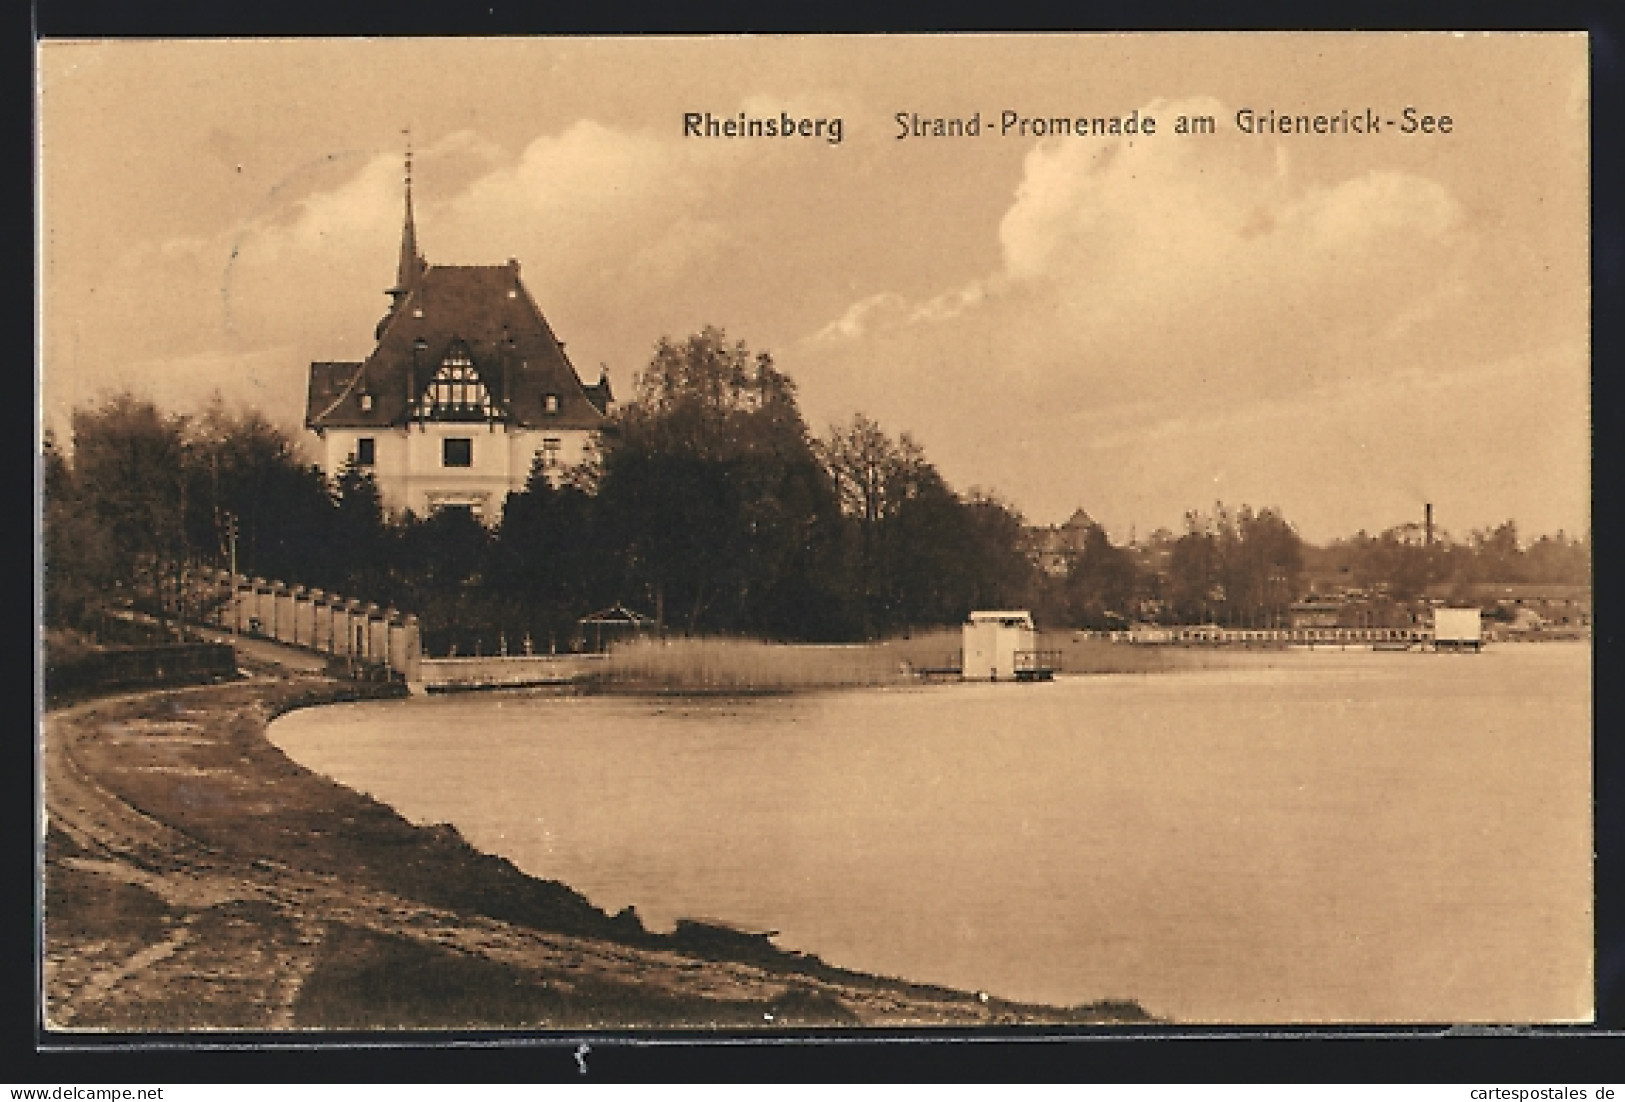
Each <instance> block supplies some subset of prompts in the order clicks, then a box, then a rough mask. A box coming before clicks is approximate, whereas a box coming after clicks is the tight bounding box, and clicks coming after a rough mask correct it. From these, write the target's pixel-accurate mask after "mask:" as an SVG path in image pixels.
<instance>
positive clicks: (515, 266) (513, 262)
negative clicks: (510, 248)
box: [508, 256, 519, 279]
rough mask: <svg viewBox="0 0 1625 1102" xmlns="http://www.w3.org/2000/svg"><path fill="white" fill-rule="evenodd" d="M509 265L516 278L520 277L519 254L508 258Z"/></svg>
mask: <svg viewBox="0 0 1625 1102" xmlns="http://www.w3.org/2000/svg"><path fill="white" fill-rule="evenodd" d="M508 267H509V269H511V270H512V271H513V274H514V278H515V279H517V278H519V258H518V257H517V256H510V257H509V258H508Z"/></svg>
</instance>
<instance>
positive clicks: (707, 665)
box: [595, 638, 912, 693]
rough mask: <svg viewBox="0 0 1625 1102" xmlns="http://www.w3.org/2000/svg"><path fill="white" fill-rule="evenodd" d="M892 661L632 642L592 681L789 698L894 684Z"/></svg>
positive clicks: (858, 654)
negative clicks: (804, 691)
mask: <svg viewBox="0 0 1625 1102" xmlns="http://www.w3.org/2000/svg"><path fill="white" fill-rule="evenodd" d="M911 679H912V675H911V674H910V673H909V672H908V671H907V670H905V669H902V668H900V667H899V665H898V662H897V659H896V658H894V657H891V656H889V655H887V654H886V653H885V652H884V651H882V650H880V649H878V648H876V647H873V646H867V645H863V644H855V645H850V646H820V645H814V644H786V643H766V642H761V641H758V640H753V639H724V638H710V639H708V638H699V639H638V640H634V641H631V642H627V643H624V644H621V645H619V646H617V647H615V648H614V649H613V650H611V651H610V654H609V659H608V661H607V662H606V663H605V668H604V669H602V670H601V671H599V672H598V673H597V674H596V675H595V680H597V681H598V682H599V683H600V684H603V685H605V686H614V687H618V688H635V689H650V690H657V691H665V692H752V693H760V692H790V691H793V690H796V689H825V688H839V687H845V686H854V687H856V686H878V685H897V684H902V683H904V682H907V681H909V680H911Z"/></svg>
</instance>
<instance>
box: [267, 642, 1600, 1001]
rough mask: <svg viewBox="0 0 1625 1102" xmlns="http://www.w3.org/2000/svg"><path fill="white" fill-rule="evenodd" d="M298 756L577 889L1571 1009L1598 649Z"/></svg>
mask: <svg viewBox="0 0 1625 1102" xmlns="http://www.w3.org/2000/svg"><path fill="white" fill-rule="evenodd" d="M272 736H273V738H274V739H275V741H276V742H277V743H278V745H280V746H282V747H283V748H284V749H285V750H286V751H287V752H288V753H289V754H290V755H291V756H292V757H294V758H295V759H296V760H298V761H300V762H302V763H304V764H306V765H308V766H310V767H311V768H313V769H317V770H319V771H321V772H323V773H326V774H329V775H331V776H333V777H335V778H337V779H339V780H341V781H343V782H344V783H346V784H349V785H351V786H353V787H355V788H358V789H361V790H363V791H365V792H368V793H370V794H372V795H374V796H376V797H377V798H379V799H381V800H384V801H386V802H388V803H389V804H391V805H393V806H394V807H396V808H398V809H399V810H400V811H401V813H402V814H404V815H406V816H407V817H409V818H411V819H413V820H415V821H419V822H432V821H449V822H453V823H455V824H456V825H457V827H458V828H459V829H460V830H461V831H462V833H463V835H464V836H465V837H466V838H468V840H469V841H470V842H471V843H472V844H474V845H475V846H478V847H480V848H481V849H485V850H488V851H492V852H496V853H501V854H503V855H505V856H508V857H510V858H512V859H513V861H514V862H515V863H516V864H517V865H519V866H520V867H521V868H523V869H525V870H526V871H528V872H531V873H533V874H536V875H539V876H545V877H550V878H554V879H558V880H562V881H564V882H565V883H568V884H570V885H571V886H573V887H575V888H577V889H578V890H580V891H582V892H583V893H584V894H586V895H587V896H588V898H590V899H591V900H592V901H593V902H594V903H595V904H597V905H599V906H601V907H603V908H605V909H607V910H611V911H613V910H617V909H619V908H621V907H623V906H626V905H628V904H632V905H635V906H636V907H637V910H638V913H639V914H640V915H642V916H643V918H644V921H645V922H646V923H648V924H649V925H650V926H651V927H654V928H667V927H669V926H670V924H671V923H672V922H673V921H674V920H675V919H676V918H677V917H679V916H697V917H698V916H703V917H710V918H717V919H723V920H727V921H729V922H733V923H736V924H740V925H744V926H748V927H753V928H758V929H772V930H777V931H779V935H778V937H777V938H776V939H775V940H776V941H777V942H778V944H780V945H783V946H787V947H792V948H797V949H802V950H806V951H810V952H815V953H817V954H819V955H820V956H822V957H824V958H825V959H826V960H829V961H831V962H832V963H837V964H841V965H845V966H849V967H854V968H860V969H864V970H867V971H875V972H880V973H885V974H890V975H898V976H905V977H907V978H910V979H917V980H925V981H931V982H940V983H946V984H950V985H953V986H955V987H961V988H972V989H981V990H987V991H992V992H995V993H998V994H1000V995H1004V996H1007V997H1011V998H1017V999H1027V1000H1036V1001H1042V1002H1047V1003H1054V1004H1072V1003H1079V1002H1088V1001H1092V1000H1095V999H1100V998H1107V997H1123V998H1133V999H1137V1000H1138V1001H1139V1002H1140V1003H1141V1005H1143V1006H1144V1007H1145V1008H1146V1009H1147V1010H1149V1011H1150V1012H1152V1013H1155V1014H1166V1015H1171V1016H1173V1017H1175V1018H1177V1019H1180V1020H1184V1021H1232V1022H1284V1021H1299V1022H1302V1021H1381V1020H1386V1021H1468V1020H1473V1021H1529V1020H1557V1019H1564V1020H1572V1019H1585V1018H1588V1017H1589V1016H1590V1013H1591V967H1592V963H1591V940H1592V932H1591V930H1592V922H1591V898H1592V889H1591V864H1590V853H1591V821H1590V786H1591V759H1590V650H1589V648H1587V647H1584V646H1578V645H1564V644H1545V645H1525V646H1511V645H1509V646H1501V647H1496V648H1492V649H1490V650H1488V651H1486V652H1485V653H1484V654H1481V655H1427V654H1382V653H1362V652H1348V653H1343V652H1335V651H1333V652H1325V651H1320V652H1313V653H1308V652H1290V653H1284V654H1277V655H1275V656H1273V657H1271V658H1267V659H1263V658H1260V659H1255V660H1253V661H1251V662H1249V663H1248V664H1246V665H1243V666H1241V667H1238V668H1236V669H1224V670H1202V671H1189V672H1181V673H1169V674H1156V675H1149V676H1144V675H1130V676H1098V677H1078V678H1062V679H1060V680H1058V681H1056V682H1055V683H1054V684H1049V685H1005V684H1001V685H940V686H931V687H921V688H918V689H904V690H860V691H851V692H832V693H819V694H812V695H806V696H798V697H786V698H772V699H750V700H726V701H722V700H673V699H665V700H653V699H631V698H606V697H597V698H557V697H546V696H527V695H521V694H504V695H500V696H498V695H490V696H477V697H476V696H463V697H441V698H430V699H426V700H425V699H415V700H411V701H404V702H391V703H371V704H360V705H345V706H337V707H330V708H321V709H316V710H310V711H303V712H298V713H295V714H293V715H290V716H287V717H285V718H283V719H281V720H278V721H277V723H276V724H275V726H274V727H273V729H272Z"/></svg>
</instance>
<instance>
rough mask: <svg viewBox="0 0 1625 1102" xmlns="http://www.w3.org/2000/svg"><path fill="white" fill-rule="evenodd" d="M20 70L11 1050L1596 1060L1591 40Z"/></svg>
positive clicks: (636, 51)
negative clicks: (450, 1044)
mask: <svg viewBox="0 0 1625 1102" xmlns="http://www.w3.org/2000/svg"><path fill="white" fill-rule="evenodd" d="M37 58H38V97H37V120H38V131H37V133H38V144H37V149H36V153H37V173H38V180H39V184H40V191H39V195H40V202H39V208H38V210H39V218H38V232H39V242H40V250H39V257H40V261H39V269H38V273H37V275H38V281H37V286H38V288H39V292H38V311H39V319H40V327H39V332H40V341H39V347H38V350H37V351H38V364H37V372H38V375H37V379H38V389H37V393H38V395H39V404H38V417H39V422H38V424H39V455H40V481H39V493H38V501H39V506H40V516H41V529H40V531H41V533H42V535H41V538H42V540H43V545H42V554H43V562H44V567H43V570H42V573H41V575H40V594H41V600H40V603H39V607H38V627H39V637H40V639H41V646H42V650H43V655H44V659H45V662H44V665H45V673H44V676H43V681H42V683H41V686H40V689H39V692H38V696H37V700H38V714H39V733H40V739H41V750H42V754H41V760H42V763H43V765H42V771H43V777H42V799H43V808H42V815H41V822H42V830H41V834H40V838H39V844H40V846H41V852H42V861H41V867H42V870H43V877H44V883H43V888H42V892H41V900H42V908H41V913H40V915H39V922H40V929H41V931H42V935H41V936H42V942H41V944H42V947H43V949H42V952H43V960H42V961H41V976H42V991H41V999H40V1013H41V1015H42V1021H43V1027H44V1029H45V1031H46V1033H47V1034H48V1035H51V1036H54V1037H58V1038H71V1037H74V1036H79V1035H84V1034H105V1033H115V1034H131V1035H134V1036H137V1037H140V1036H142V1035H149V1034H153V1033H156V1032H163V1033H165V1034H174V1033H177V1032H179V1033H181V1034H183V1035H184V1034H192V1033H196V1034H201V1033H203V1032H205V1031H208V1032H210V1033H211V1034H217V1033H218V1031H254V1032H265V1031H318V1032H320V1031H336V1030H344V1031H349V1030H357V1029H366V1030H387V1031H395V1030H448V1029H449V1030H485V1029H504V1030H513V1029H522V1030H536V1031H542V1032H547V1031H554V1032H559V1031H562V1032H569V1031H580V1030H597V1031H605V1030H607V1031H616V1030H630V1029H637V1030H645V1029H651V1028H652V1029H668V1028H669V1029H685V1030H686V1029H695V1028H699V1029H706V1030H716V1031H720V1032H726V1033H730V1034H732V1033H736V1032H745V1033H748V1034H750V1035H751V1036H776V1035H783V1034H786V1033H793V1032H795V1031H797V1030H806V1029H810V1028H818V1029H823V1028H826V1027H831V1026H834V1027H841V1028H843V1029H849V1030H852V1031H858V1032H861V1031H864V1030H874V1029H897V1028H912V1027H932V1028H940V1027H948V1028H951V1029H969V1030H974V1029H982V1028H985V1027H988V1026H1005V1025H1018V1026H1034V1027H1043V1028H1045V1029H1048V1030H1054V1029H1058V1028H1067V1027H1072V1026H1078V1027H1083V1026H1088V1027H1100V1026H1108V1027H1119V1028H1122V1029H1124V1030H1131V1029H1151V1030H1156V1029H1161V1028H1167V1027H1178V1028H1183V1027H1189V1026H1201V1027H1232V1026H1248V1025H1335V1026H1354V1025H1371V1024H1383V1025H1407V1024H1419V1023H1489V1024H1527V1023H1538V1024H1552V1023H1585V1022H1590V1021H1592V1019H1593V1017H1594V1015H1595V1010H1596V996H1595V989H1594V973H1595V970H1596V969H1595V964H1594V959H1595V953H1594V932H1593V926H1594V923H1593V910H1594V883H1593V871H1592V869H1593V866H1592V852H1593V837H1592V832H1593V827H1592V800H1591V794H1592V793H1591V786H1592V735H1591V724H1592V714H1591V713H1592V702H1591V615H1592V590H1591V580H1592V552H1591V451H1590V407H1589V400H1590V399H1589V387H1590V372H1591V351H1590V347H1591V345H1590V318H1591V305H1590V275H1589V249H1590V183H1589V182H1590V169H1591V165H1590V150H1589V145H1588V142H1589V118H1590V100H1589V97H1590V91H1589V83H1588V80H1589V70H1588V40H1587V36H1586V35H1585V34H1584V33H1343V32H1338V33H1236V34H1216V33H1157V34H1118V33H1111V34H1105V33H1101V34H1084V33H1078V34H1071V33H1068V34H1042V35H1026V34H979V35H870V36H741V37H704V36H696V37H689V38H678V37H664V38H662V37H654V38H607V37H605V38H599V37H579V38H457V39H452V38H447V39H425V38H377V39H362V38H350V39H342V40H341V39H326V38H308V39H276V40H273V39H215V40H204V39H194V40H165V39H118V40H88V39H76V40H67V39H57V40H49V39H48V40H45V41H42V42H41V43H40V44H39V47H38V55H37Z"/></svg>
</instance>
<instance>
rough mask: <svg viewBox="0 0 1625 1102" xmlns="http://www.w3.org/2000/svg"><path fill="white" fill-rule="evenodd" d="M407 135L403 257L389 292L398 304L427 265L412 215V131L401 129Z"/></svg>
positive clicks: (402, 232)
mask: <svg viewBox="0 0 1625 1102" xmlns="http://www.w3.org/2000/svg"><path fill="white" fill-rule="evenodd" d="M401 133H402V134H404V135H405V136H406V222H405V224H404V225H403V226H402V227H401V259H400V263H399V264H398V265H397V266H396V269H395V286H393V287H391V288H390V289H389V293H390V294H391V295H393V296H395V301H396V303H397V304H399V303H400V301H401V299H403V298H404V297H405V296H406V294H407V293H408V292H409V291H411V290H412V288H413V287H414V286H415V285H416V284H417V280H418V276H420V275H422V274H423V269H424V268H425V267H427V265H426V264H425V263H424V262H423V255H422V254H421V253H420V252H418V228H417V222H416V221H415V220H414V219H413V217H412V131H411V130H410V129H407V130H403V131H401Z"/></svg>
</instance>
